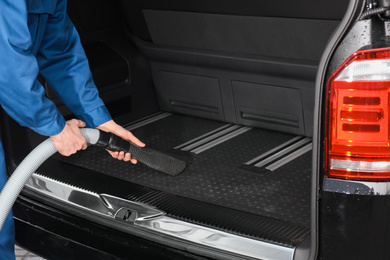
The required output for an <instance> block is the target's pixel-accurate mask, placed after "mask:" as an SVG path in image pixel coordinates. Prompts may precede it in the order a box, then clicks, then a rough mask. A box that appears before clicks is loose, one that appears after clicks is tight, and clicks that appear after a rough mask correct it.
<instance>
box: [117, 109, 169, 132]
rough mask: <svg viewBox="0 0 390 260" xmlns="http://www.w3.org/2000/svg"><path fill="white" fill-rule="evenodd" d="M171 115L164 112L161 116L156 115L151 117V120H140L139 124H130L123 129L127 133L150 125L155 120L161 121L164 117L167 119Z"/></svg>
mask: <svg viewBox="0 0 390 260" xmlns="http://www.w3.org/2000/svg"><path fill="white" fill-rule="evenodd" d="M170 115H172V113H168V112H165V113H162V114H158V115H156V116H153V117H151V118H148V119H145V120H142V121H141V122H138V123H135V124H131V125H129V126H126V127H125V128H126V129H127V130H129V131H131V130H134V129H136V128H139V127H141V126H144V125H147V124H150V123H153V122H155V121H157V120H160V119H163V118H165V117H168V116H170Z"/></svg>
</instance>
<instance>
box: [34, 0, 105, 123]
mask: <svg viewBox="0 0 390 260" xmlns="http://www.w3.org/2000/svg"><path fill="white" fill-rule="evenodd" d="M37 60H38V64H39V67H40V72H41V74H42V75H43V77H44V78H45V80H46V81H47V82H48V83H49V85H50V86H51V87H52V88H53V90H54V92H55V93H56V95H57V96H58V97H59V98H60V99H61V100H62V101H63V102H64V103H65V105H66V106H67V107H69V108H70V109H71V110H72V112H73V113H74V114H75V115H76V117H78V118H79V119H81V120H83V121H84V122H85V123H86V124H87V127H96V126H98V125H100V124H102V123H105V122H107V121H109V120H111V116H110V114H109V112H108V110H107V108H106V107H105V105H104V104H103V101H102V100H101V99H100V97H99V94H98V90H97V88H96V86H95V83H94V82H93V79H92V75H91V71H90V68H89V64H88V60H87V58H86V55H85V52H84V49H83V47H82V45H81V42H80V38H79V35H78V33H77V31H76V29H75V27H74V26H73V24H72V22H71V21H70V19H69V17H68V16H67V13H66V1H65V0H59V1H58V4H57V7H56V10H55V13H54V15H51V16H49V18H48V21H47V25H46V30H45V34H44V36H43V39H42V44H41V46H40V49H39V51H38V55H37Z"/></svg>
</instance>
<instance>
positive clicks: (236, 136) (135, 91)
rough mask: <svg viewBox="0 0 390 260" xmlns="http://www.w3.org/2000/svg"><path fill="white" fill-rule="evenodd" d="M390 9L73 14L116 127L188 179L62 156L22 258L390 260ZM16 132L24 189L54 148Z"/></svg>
mask: <svg viewBox="0 0 390 260" xmlns="http://www.w3.org/2000/svg"><path fill="white" fill-rule="evenodd" d="M389 7H390V2H389V1H388V0H378V1H374V0H373V1H369V0H367V1H363V0H350V1H344V0H343V1H340V0H328V1H313V0H298V1H286V0H273V1H256V0H244V1H237V0H224V1H219V0H208V1H205V0H198V1H193V2H191V3H190V2H186V1H177V0H167V1H154V0H143V1H140V0H138V1H137V0H116V1H107V0H93V1H92V0H77V1H76V0H71V1H69V2H68V14H69V16H70V17H71V19H72V21H73V23H74V24H75V26H76V28H77V30H78V31H79V34H80V37H81V39H82V43H83V46H84V48H85V51H86V54H87V56H88V59H89V62H90V68H91V71H92V73H93V76H94V80H95V83H96V85H97V86H98V88H99V91H100V95H101V97H102V98H103V100H104V101H105V103H106V105H107V107H108V109H109V110H110V112H111V114H112V116H113V117H114V119H115V121H116V122H118V123H120V124H121V125H123V126H124V127H125V128H126V129H129V130H131V131H132V133H133V134H134V135H135V136H137V137H138V138H139V139H140V140H142V141H143V142H144V143H146V145H147V147H150V148H153V149H155V150H157V151H160V152H162V153H164V154H166V155H170V156H172V157H175V158H177V159H180V160H181V161H184V162H185V163H186V168H185V170H184V171H183V172H182V173H180V174H177V175H174V176H172V175H169V174H165V173H162V172H159V171H156V170H154V169H151V168H149V167H147V166H145V165H144V164H142V163H138V164H137V165H132V164H130V163H126V162H123V161H118V160H114V159H112V158H111V156H109V154H108V153H107V152H106V151H104V149H101V148H99V147H95V146H90V147H89V148H88V149H87V150H85V151H81V152H79V153H77V154H75V155H72V156H70V157H63V156H60V155H58V154H56V155H54V156H52V157H51V158H50V159H49V160H47V161H46V162H45V163H44V164H43V165H42V166H41V167H40V168H39V169H38V170H37V172H36V173H35V174H34V175H33V176H32V177H31V178H30V180H29V181H28V183H27V184H26V186H25V188H24V190H23V191H22V193H21V195H20V196H19V198H18V200H17V202H16V203H15V205H14V208H13V210H14V218H15V223H16V236H17V243H18V244H19V245H20V246H21V247H23V248H26V249H28V250H30V251H32V252H34V253H36V254H38V255H40V256H42V257H44V258H47V259H199V260H200V259H232V260H233V259H270V260H284V259H304V260H306V259H331V260H334V259H390V250H389V246H390V196H389V194H390V186H389V180H390V148H389V147H390V130H389V129H390V128H389V120H390V105H389V104H390V91H389V90H390V41H389V36H390V23H389V21H390V20H388V19H389V18H390V9H389ZM40 80H41V81H42V82H43V83H45V80H44V79H43V78H41V79H40ZM45 87H46V90H47V91H46V93H47V96H48V97H49V98H51V99H52V100H53V101H54V102H55V103H56V104H57V105H58V108H59V110H60V111H61V112H62V113H63V115H64V116H65V117H66V118H72V117H73V115H72V113H71V112H70V111H69V110H68V109H67V108H66V107H65V106H64V105H63V104H62V103H61V102H60V100H59V99H58V98H57V97H56V96H55V94H54V93H53V91H52V90H51V89H50V86H49V85H48V84H47V83H45ZM0 125H1V127H2V129H1V131H2V137H3V139H4V146H5V150H6V151H7V154H6V156H7V162H8V167H9V169H8V170H9V174H11V173H12V172H13V170H14V169H15V167H16V166H17V165H18V164H19V163H20V162H21V161H22V160H23V158H24V157H25V156H26V155H27V154H28V152H29V151H30V150H32V149H33V148H34V147H35V146H36V145H37V144H39V143H40V142H41V141H43V140H44V138H43V137H41V136H39V135H37V134H35V133H33V132H32V131H30V130H28V129H26V128H22V127H20V126H19V125H18V124H17V123H15V122H14V121H13V120H12V119H10V118H9V117H8V116H7V115H5V114H4V113H3V115H2V116H1V123H0Z"/></svg>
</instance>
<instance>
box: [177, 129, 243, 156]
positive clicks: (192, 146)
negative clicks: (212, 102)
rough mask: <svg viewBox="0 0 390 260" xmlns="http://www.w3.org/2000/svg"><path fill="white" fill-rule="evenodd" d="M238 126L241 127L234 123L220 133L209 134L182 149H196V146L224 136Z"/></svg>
mask: <svg viewBox="0 0 390 260" xmlns="http://www.w3.org/2000/svg"><path fill="white" fill-rule="evenodd" d="M238 128H240V126H238V125H233V126H231V127H229V128H227V129H225V130H223V131H221V132H218V133H216V134H213V135H212V136H209V137H207V138H204V139H202V140H200V141H198V142H196V143H193V144H190V145H188V146H187V147H184V148H182V149H181V150H182V151H191V150H192V149H195V148H196V147H199V146H201V145H204V144H205V143H207V142H209V141H211V140H214V139H216V138H218V137H220V136H223V135H225V134H227V133H230V132H232V131H234V130H236V129H238Z"/></svg>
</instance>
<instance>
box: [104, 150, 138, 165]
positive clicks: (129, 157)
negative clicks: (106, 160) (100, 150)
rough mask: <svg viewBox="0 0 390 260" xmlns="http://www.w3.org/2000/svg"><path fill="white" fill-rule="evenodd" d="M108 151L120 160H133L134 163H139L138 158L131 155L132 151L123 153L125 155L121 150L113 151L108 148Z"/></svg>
mask: <svg viewBox="0 0 390 260" xmlns="http://www.w3.org/2000/svg"><path fill="white" fill-rule="evenodd" d="M107 152H108V153H109V154H110V155H111V156H112V158H114V159H118V160H123V161H125V162H129V161H130V162H131V163H133V164H137V162H138V161H137V159H136V158H133V157H131V154H130V153H123V152H122V153H123V154H124V155H123V156H122V155H121V153H120V152H113V151H109V150H107Z"/></svg>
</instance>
